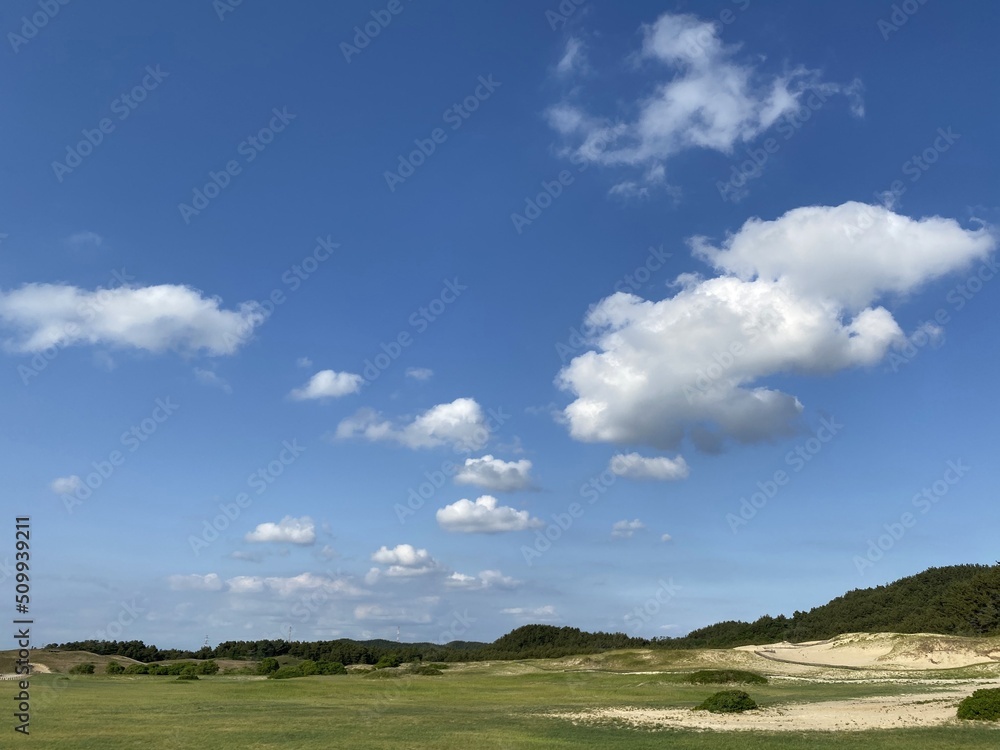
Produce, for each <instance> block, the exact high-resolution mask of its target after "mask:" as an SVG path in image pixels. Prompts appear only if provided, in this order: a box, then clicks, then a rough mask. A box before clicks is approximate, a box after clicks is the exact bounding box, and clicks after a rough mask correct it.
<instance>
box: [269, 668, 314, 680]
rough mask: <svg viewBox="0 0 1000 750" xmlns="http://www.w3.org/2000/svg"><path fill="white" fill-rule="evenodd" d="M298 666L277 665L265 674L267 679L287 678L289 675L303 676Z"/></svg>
mask: <svg viewBox="0 0 1000 750" xmlns="http://www.w3.org/2000/svg"><path fill="white" fill-rule="evenodd" d="M304 676H305V675H303V674H302V670H301V669H299V668H298V667H279V668H278V669H276V670H275V671H273V672H271V674H269V675H268V676H267V678H268V679H269V680H287V679H289V678H291V677H304Z"/></svg>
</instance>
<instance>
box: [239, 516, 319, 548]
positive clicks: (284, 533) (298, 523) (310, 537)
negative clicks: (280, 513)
mask: <svg viewBox="0 0 1000 750" xmlns="http://www.w3.org/2000/svg"><path fill="white" fill-rule="evenodd" d="M245 539H246V540H247V541H248V542H288V543H290V544H312V543H313V542H315V541H316V525H315V524H314V523H313V520H312V519H311V518H310V517H309V516H303V517H302V518H292V516H285V517H284V518H282V519H281V520H280V521H279V522H278V523H270V522H269V523H262V524H259V525H258V526H257V528H256V529H254V530H253V531H251V532H250V533H248V534H247V535H246V537H245Z"/></svg>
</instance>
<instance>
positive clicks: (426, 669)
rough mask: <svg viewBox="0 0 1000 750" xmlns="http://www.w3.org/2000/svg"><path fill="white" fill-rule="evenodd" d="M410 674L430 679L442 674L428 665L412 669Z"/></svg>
mask: <svg viewBox="0 0 1000 750" xmlns="http://www.w3.org/2000/svg"><path fill="white" fill-rule="evenodd" d="M410 674H419V675H423V676H425V677H430V676H433V675H439V674H444V672H442V671H441V670H440V669H438V668H437V667H432V666H430V665H429V664H425V665H423V666H420V667H414V668H413V669H411V670H410Z"/></svg>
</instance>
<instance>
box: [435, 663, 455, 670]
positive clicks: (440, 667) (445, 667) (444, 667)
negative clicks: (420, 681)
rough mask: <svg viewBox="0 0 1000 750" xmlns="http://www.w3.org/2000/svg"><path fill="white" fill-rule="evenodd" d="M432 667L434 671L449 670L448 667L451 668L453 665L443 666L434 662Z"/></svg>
mask: <svg viewBox="0 0 1000 750" xmlns="http://www.w3.org/2000/svg"><path fill="white" fill-rule="evenodd" d="M431 666H432V667H434V669H448V667H450V666H451V665H450V664H442V663H440V662H434V663H433V664H431Z"/></svg>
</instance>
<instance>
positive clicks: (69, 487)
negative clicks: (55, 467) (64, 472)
mask: <svg viewBox="0 0 1000 750" xmlns="http://www.w3.org/2000/svg"><path fill="white" fill-rule="evenodd" d="M49 486H50V487H51V488H52V491H53V492H54V493H56V494H57V495H69V494H72V493H74V492H76V491H77V490H78V489H80V488H81V487H83V480H82V479H80V477H78V476H77V475H76V474H73V475H71V476H68V477H59V478H57V479H53V480H52V484H51V485H49Z"/></svg>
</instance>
